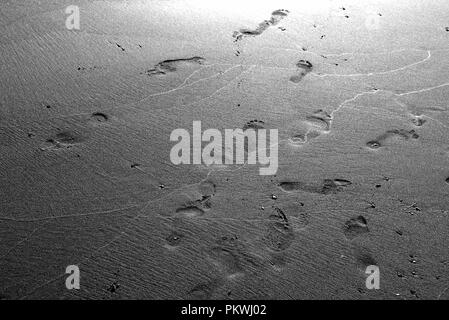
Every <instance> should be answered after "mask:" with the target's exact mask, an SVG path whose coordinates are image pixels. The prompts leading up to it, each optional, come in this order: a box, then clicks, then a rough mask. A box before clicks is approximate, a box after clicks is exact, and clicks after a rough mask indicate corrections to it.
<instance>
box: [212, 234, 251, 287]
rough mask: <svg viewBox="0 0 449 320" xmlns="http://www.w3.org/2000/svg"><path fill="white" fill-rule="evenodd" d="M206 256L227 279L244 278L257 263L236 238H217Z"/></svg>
mask: <svg viewBox="0 0 449 320" xmlns="http://www.w3.org/2000/svg"><path fill="white" fill-rule="evenodd" d="M208 255H209V257H210V258H211V260H212V261H213V263H214V264H215V265H216V266H217V267H218V269H219V270H220V272H221V273H223V274H224V275H225V277H226V278H228V279H230V278H235V277H238V276H244V275H245V274H247V273H250V272H252V271H254V270H256V269H257V268H258V263H257V261H256V260H255V258H254V257H253V256H252V255H251V254H250V253H248V249H247V247H246V246H245V245H244V244H243V243H242V242H241V241H240V240H239V239H238V237H237V236H222V237H220V238H218V239H217V240H216V241H215V244H214V246H213V247H212V248H211V249H210V250H209V252H208Z"/></svg>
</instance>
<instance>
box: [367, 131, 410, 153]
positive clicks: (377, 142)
mask: <svg viewBox="0 0 449 320" xmlns="http://www.w3.org/2000/svg"><path fill="white" fill-rule="evenodd" d="M395 138H399V139H402V140H409V139H418V138H419V134H418V133H417V132H416V131H415V130H405V129H392V130H388V131H386V132H385V133H383V134H381V135H380V136H378V137H377V138H376V139H374V140H370V141H368V142H367V143H366V146H367V147H368V148H370V149H379V148H380V147H383V146H384V145H385V143H388V141H390V140H392V139H395Z"/></svg>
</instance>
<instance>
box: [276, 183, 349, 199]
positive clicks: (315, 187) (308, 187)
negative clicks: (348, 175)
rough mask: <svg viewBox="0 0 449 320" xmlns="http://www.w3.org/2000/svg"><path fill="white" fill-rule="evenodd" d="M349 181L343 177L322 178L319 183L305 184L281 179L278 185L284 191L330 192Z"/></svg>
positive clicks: (346, 184) (338, 190)
mask: <svg viewBox="0 0 449 320" xmlns="http://www.w3.org/2000/svg"><path fill="white" fill-rule="evenodd" d="M351 184H352V182H351V181H349V180H345V179H324V180H323V181H322V182H321V183H320V184H318V183H317V184H306V183H304V182H300V181H293V182H292V181H283V182H281V183H279V185H278V186H279V187H280V188H281V189H282V190H283V191H285V192H298V191H305V192H309V193H319V194H325V195H327V194H332V193H337V192H340V191H342V190H343V189H344V188H345V187H347V186H350V185H351Z"/></svg>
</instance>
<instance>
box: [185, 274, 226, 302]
mask: <svg viewBox="0 0 449 320" xmlns="http://www.w3.org/2000/svg"><path fill="white" fill-rule="evenodd" d="M220 286H221V280H219V279H214V280H211V281H208V282H204V283H200V284H197V285H195V286H194V287H193V288H192V289H190V290H189V291H188V292H187V296H188V298H189V300H208V299H210V298H211V297H212V295H213V294H214V292H215V291H216V290H217V289H218V288H219V287H220Z"/></svg>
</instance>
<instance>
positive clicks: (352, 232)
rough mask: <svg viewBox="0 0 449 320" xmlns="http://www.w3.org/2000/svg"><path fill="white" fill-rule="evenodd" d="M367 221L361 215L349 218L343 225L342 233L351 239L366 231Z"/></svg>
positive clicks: (367, 230)
mask: <svg viewBox="0 0 449 320" xmlns="http://www.w3.org/2000/svg"><path fill="white" fill-rule="evenodd" d="M368 232H369V229H368V225H367V221H366V219H365V218H364V217H363V216H358V217H354V218H351V219H349V220H348V221H346V222H345V225H344V226H343V233H344V235H345V237H346V238H347V239H348V240H352V239H354V238H356V237H358V236H360V235H362V234H364V233H368Z"/></svg>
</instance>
